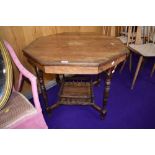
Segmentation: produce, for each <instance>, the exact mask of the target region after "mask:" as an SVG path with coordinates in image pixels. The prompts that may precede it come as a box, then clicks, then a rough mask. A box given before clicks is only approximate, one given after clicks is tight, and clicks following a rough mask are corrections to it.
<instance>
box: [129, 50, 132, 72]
mask: <svg viewBox="0 0 155 155" xmlns="http://www.w3.org/2000/svg"><path fill="white" fill-rule="evenodd" d="M129 70H130V72H131V70H132V53H131V52H130V56H129Z"/></svg>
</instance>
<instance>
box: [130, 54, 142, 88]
mask: <svg viewBox="0 0 155 155" xmlns="http://www.w3.org/2000/svg"><path fill="white" fill-rule="evenodd" d="M143 58H144V57H143V56H140V58H139V61H138V65H137V68H136V72H135V75H134V78H133V81H132V85H131V89H133V87H134V85H135V82H136V79H137V76H138V73H139V70H140V67H141V65H142V62H143Z"/></svg>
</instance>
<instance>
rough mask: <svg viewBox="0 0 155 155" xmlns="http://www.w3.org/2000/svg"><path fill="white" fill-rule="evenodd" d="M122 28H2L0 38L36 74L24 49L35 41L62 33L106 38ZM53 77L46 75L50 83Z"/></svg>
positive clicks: (16, 72) (25, 85)
mask: <svg viewBox="0 0 155 155" xmlns="http://www.w3.org/2000/svg"><path fill="white" fill-rule="evenodd" d="M119 28H120V27H118V26H117V27H115V28H114V27H113V28H112V27H111V26H0V36H1V37H2V38H3V39H6V40H7V41H8V42H9V43H10V44H11V45H12V46H13V48H14V50H15V52H16V54H17V56H18V58H19V60H20V61H21V62H22V64H24V66H25V67H26V68H27V69H28V70H30V71H31V72H33V73H35V72H34V69H33V68H32V66H31V65H30V64H29V63H28V62H27V60H26V58H25V57H24V56H23V53H22V49H23V48H24V47H25V46H27V45H28V44H30V43H31V42H32V41H33V40H35V39H37V38H39V37H41V36H47V35H51V34H57V33H62V32H99V33H102V34H103V35H106V36H111V35H117V34H118V33H119ZM114 29H115V31H116V32H114ZM13 68H14V73H15V79H16V81H17V79H18V71H17V69H16V68H15V66H13ZM52 78H53V76H51V75H46V76H45V80H46V81H47V82H48V81H49V80H51V79H52ZM27 90H29V85H28V84H24V88H23V91H24V92H25V91H27Z"/></svg>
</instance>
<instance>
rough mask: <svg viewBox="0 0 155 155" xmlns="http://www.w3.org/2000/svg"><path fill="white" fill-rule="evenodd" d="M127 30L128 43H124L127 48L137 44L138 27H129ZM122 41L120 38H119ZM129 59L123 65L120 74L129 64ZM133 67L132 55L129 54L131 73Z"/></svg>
mask: <svg viewBox="0 0 155 155" xmlns="http://www.w3.org/2000/svg"><path fill="white" fill-rule="evenodd" d="M126 29H127V34H126V33H125V34H126V36H125V37H126V38H127V39H126V42H123V41H122V43H123V44H125V45H126V46H127V47H128V46H129V44H130V43H134V42H135V36H136V30H137V27H136V26H130V27H129V26H128V28H126ZM119 39H120V38H119ZM127 60H128V58H127V59H126V60H125V61H124V62H123V63H122V66H121V68H120V71H119V72H120V73H121V72H122V70H123V69H124V66H125V64H126V62H127ZM131 67H132V53H130V54H129V70H130V72H131Z"/></svg>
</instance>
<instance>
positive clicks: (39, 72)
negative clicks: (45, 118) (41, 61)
mask: <svg viewBox="0 0 155 155" xmlns="http://www.w3.org/2000/svg"><path fill="white" fill-rule="evenodd" d="M35 71H36V74H37V78H38V81H39V86H40V91H41V93H42V96H43V100H44V103H45V108H46V110H47V108H48V97H47V92H46V88H45V84H44V77H43V71H42V70H40V69H38V68H37V67H35Z"/></svg>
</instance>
